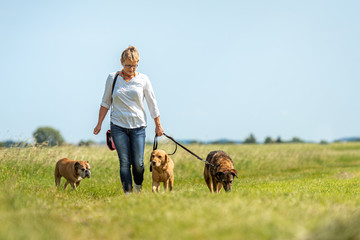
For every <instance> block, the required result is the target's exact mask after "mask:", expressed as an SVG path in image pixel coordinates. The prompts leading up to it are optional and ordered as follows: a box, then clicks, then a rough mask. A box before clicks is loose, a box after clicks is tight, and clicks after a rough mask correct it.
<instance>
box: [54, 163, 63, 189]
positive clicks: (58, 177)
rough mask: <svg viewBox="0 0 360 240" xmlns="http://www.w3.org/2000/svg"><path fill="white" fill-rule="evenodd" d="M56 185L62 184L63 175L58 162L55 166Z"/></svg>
mask: <svg viewBox="0 0 360 240" xmlns="http://www.w3.org/2000/svg"><path fill="white" fill-rule="evenodd" d="M54 175H55V186H57V187H59V186H60V179H61V175H60V170H59V167H58V164H57V163H56V167H55V174H54Z"/></svg>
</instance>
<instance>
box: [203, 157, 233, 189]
mask: <svg viewBox="0 0 360 240" xmlns="http://www.w3.org/2000/svg"><path fill="white" fill-rule="evenodd" d="M206 161H207V162H209V163H211V164H212V165H210V164H205V168H204V178H205V182H206V184H207V186H208V187H209V189H210V192H212V193H213V192H216V193H219V192H220V190H221V189H222V187H224V189H225V191H226V192H230V191H231V188H232V183H233V180H234V177H235V176H236V177H237V174H238V171H237V170H235V169H234V164H233V161H232V160H231V158H230V157H229V155H227V154H226V153H225V152H223V151H213V152H210V153H209V154H208V155H207V157H206Z"/></svg>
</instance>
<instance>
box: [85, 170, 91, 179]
mask: <svg viewBox="0 0 360 240" xmlns="http://www.w3.org/2000/svg"><path fill="white" fill-rule="evenodd" d="M85 176H86V177H88V178H90V176H91V172H90V170H86V171H85Z"/></svg>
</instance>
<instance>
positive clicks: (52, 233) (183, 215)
mask: <svg viewBox="0 0 360 240" xmlns="http://www.w3.org/2000/svg"><path fill="white" fill-rule="evenodd" d="M160 147H161V148H162V149H164V150H166V151H168V152H171V151H172V150H173V146H172V145H163V146H160ZM188 147H189V148H190V149H191V150H192V151H194V152H195V153H197V154H198V155H200V156H202V157H204V158H205V157H206V155H207V154H208V153H209V152H210V151H213V150H224V151H225V152H227V153H228V154H229V155H230V156H231V157H232V159H233V160H234V164H235V167H236V168H237V170H238V171H239V178H238V179H235V182H234V185H233V190H232V192H231V193H225V192H224V191H222V192H221V193H220V194H218V195H216V194H210V192H209V190H208V189H207V186H206V184H205V181H204V179H203V168H204V163H203V162H201V161H199V160H197V159H196V158H195V157H193V156H192V155H190V154H189V153H187V152H185V151H184V150H182V149H179V150H178V152H177V153H176V154H175V155H174V156H172V159H173V161H174V163H175V170H174V175H175V186H174V191H173V192H171V193H164V192H163V191H162V193H160V194H153V193H152V192H151V173H150V172H149V162H148V161H149V156H150V152H151V149H152V146H150V145H147V146H146V150H145V158H144V162H145V170H146V172H145V180H144V185H143V192H142V193H139V194H131V195H124V194H123V193H122V191H121V184H120V179H119V163H118V160H117V155H116V153H115V152H110V151H109V150H108V149H107V148H106V147H69V146H67V147H53V148H42V147H30V148H7V149H0V222H1V224H0V239H78V240H81V239H251V240H253V239H299V240H302V239H304V240H305V239H309V240H310V239H311V240H312V239H360V228H359V224H360V209H359V204H360V194H359V193H360V191H359V189H360V188H359V187H360V144H359V143H346V144H342V143H338V144H329V145H317V144H284V145H282V144H280V145H188ZM63 157H68V158H70V159H73V160H88V161H89V162H90V164H91V168H92V178H90V179H85V180H83V181H82V182H81V185H80V187H79V190H78V191H77V192H76V191H73V190H72V189H71V188H68V189H67V190H66V191H63V190H61V189H60V190H57V189H56V188H55V183H54V168H55V163H56V161H57V160H59V159H60V158H63ZM63 183H64V180H62V184H63ZM161 190H162V188H161Z"/></svg>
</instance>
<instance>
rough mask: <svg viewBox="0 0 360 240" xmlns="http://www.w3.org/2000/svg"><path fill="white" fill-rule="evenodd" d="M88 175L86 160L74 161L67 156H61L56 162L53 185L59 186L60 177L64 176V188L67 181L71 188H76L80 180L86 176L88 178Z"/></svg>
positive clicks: (88, 166) (88, 169) (88, 168)
mask: <svg viewBox="0 0 360 240" xmlns="http://www.w3.org/2000/svg"><path fill="white" fill-rule="evenodd" d="M90 175H91V172H90V165H89V162H88V161H86V162H85V161H74V160H70V159H68V158H63V159H61V160H59V161H58V162H57V163H56V167H55V185H56V187H59V186H60V180H61V177H64V178H65V179H66V183H65V185H64V190H65V189H66V187H67V185H68V184H69V183H70V185H71V186H72V187H73V189H75V190H77V187H78V186H79V185H80V182H81V180H82V179H83V178H86V177H87V178H90Z"/></svg>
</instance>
